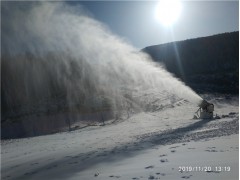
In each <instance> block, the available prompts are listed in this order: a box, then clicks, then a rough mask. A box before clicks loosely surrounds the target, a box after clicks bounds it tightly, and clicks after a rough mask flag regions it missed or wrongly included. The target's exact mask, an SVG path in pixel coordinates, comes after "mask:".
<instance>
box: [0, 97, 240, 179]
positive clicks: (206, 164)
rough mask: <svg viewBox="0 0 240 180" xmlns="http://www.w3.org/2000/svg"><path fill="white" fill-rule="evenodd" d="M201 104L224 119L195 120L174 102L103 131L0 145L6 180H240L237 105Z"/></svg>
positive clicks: (222, 101) (187, 106) (190, 109)
mask: <svg viewBox="0 0 240 180" xmlns="http://www.w3.org/2000/svg"><path fill="white" fill-rule="evenodd" d="M204 98H206V99H208V100H210V101H211V102H213V103H214V104H215V113H217V114H218V115H219V116H220V117H222V115H223V117H222V118H221V119H216V120H211V121H209V120H193V119H192V118H193V114H194V112H195V111H196V110H197V107H196V105H195V104H191V103H190V102H188V101H186V100H177V101H176V102H174V103H172V105H171V106H165V107H164V108H162V109H157V110H156V111H152V112H147V113H144V112H142V113H138V114H135V115H133V116H131V117H130V118H129V119H127V120H122V121H119V122H115V123H113V124H110V125H106V126H92V127H87V128H84V129H80V130H76V131H72V132H64V133H57V134H53V135H46V136H39V137H33V138H24V139H13V140H3V141H1V177H2V179H23V180H28V179H34V180H40V179H41V180H42V179H51V180H54V179H71V180H92V179H99V180H100V179H101V180H106V179H124V180H125V179H126V180H127V179H171V180H172V179H211V180H212V179H218V180H220V179H224V180H225V179H228V180H230V179H233V180H235V179H238V178H239V174H238V169H239V168H238V150H239V149H238V148H239V145H238V138H239V137H238V119H239V117H238V113H239V106H238V97H230V98H227V99H226V98H225V97H218V98H216V97H214V98H212V97H210V96H204ZM220 167H221V168H220ZM205 170H207V171H205Z"/></svg>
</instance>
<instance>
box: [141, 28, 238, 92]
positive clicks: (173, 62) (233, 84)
mask: <svg viewBox="0 0 240 180" xmlns="http://www.w3.org/2000/svg"><path fill="white" fill-rule="evenodd" d="M143 51H144V52H147V53H148V54H149V55H150V56H151V57H152V58H153V60H155V61H157V62H161V63H163V64H164V65H165V67H166V69H167V70H168V71H170V72H172V73H173V74H175V75H176V76H177V77H179V78H180V79H182V80H183V81H184V82H185V83H186V84H187V85H189V86H190V87H192V88H193V89H194V90H195V91H197V92H199V93H205V92H211V93H233V94H236V93H238V92H239V84H238V82H239V81H238V79H239V32H232V33H224V34H218V35H214V36H209V37H203V38H196V39H190V40H185V41H179V42H172V43H167V44H162V45H155V46H149V47H146V48H144V49H143Z"/></svg>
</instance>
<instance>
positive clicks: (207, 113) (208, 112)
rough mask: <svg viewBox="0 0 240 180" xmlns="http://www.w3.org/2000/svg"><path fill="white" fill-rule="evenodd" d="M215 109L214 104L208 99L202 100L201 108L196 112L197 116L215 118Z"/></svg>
mask: <svg viewBox="0 0 240 180" xmlns="http://www.w3.org/2000/svg"><path fill="white" fill-rule="evenodd" d="M213 111H214V105H213V104H212V103H209V102H207V101H206V100H202V102H201V103H200V104H199V109H198V110H197V112H196V115H197V116H196V117H195V118H198V119H213Z"/></svg>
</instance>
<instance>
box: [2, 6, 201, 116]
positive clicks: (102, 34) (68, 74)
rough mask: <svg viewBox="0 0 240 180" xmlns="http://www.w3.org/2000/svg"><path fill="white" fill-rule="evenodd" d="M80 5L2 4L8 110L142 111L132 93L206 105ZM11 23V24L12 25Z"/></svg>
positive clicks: (6, 106) (3, 86)
mask: <svg viewBox="0 0 240 180" xmlns="http://www.w3.org/2000/svg"><path fill="white" fill-rule="evenodd" d="M87 14H89V13H86V10H84V8H83V7H81V6H77V7H76V6H74V7H73V6H71V5H69V4H66V3H64V2H52V3H50V2H2V98H3V103H4V104H5V105H4V107H5V108H6V109H8V110H9V109H11V110H14V109H15V110H16V109H19V108H22V109H21V111H24V108H25V109H31V108H34V107H41V109H44V108H45V109H47V111H48V110H49V109H50V108H53V109H54V110H56V111H58V110H59V109H60V110H61V109H65V110H67V111H68V110H70V109H71V110H80V111H83V112H88V111H103V110H108V111H109V110H111V111H112V112H117V113H118V114H119V113H121V111H124V110H126V109H127V108H129V107H128V106H129V104H130V105H131V107H132V108H140V109H141V106H144V102H141V103H139V99H136V98H134V96H133V95H132V93H133V92H134V93H135V94H137V93H138V92H141V91H144V90H146V89H151V88H155V89H158V90H159V91H167V92H169V93H171V94H173V95H175V96H176V97H180V98H184V99H186V100H189V101H191V102H194V103H196V104H197V103H198V102H199V101H201V98H200V97H199V96H198V95H197V94H196V93H195V92H194V91H192V90H191V89H190V88H189V87H187V86H186V85H184V83H182V82H181V81H179V80H177V79H176V78H174V77H173V76H172V75H171V74H170V73H168V72H167V71H166V70H165V69H164V68H162V67H161V66H160V65H158V64H157V63H154V62H153V61H152V60H151V59H150V58H149V56H147V55H146V54H144V53H142V52H139V51H138V50H136V49H135V48H134V47H132V46H131V45H129V44H128V43H126V42H124V40H122V39H121V38H119V37H117V36H116V35H114V34H113V33H112V32H111V31H110V30H109V29H108V28H107V27H106V26H105V25H103V24H102V23H100V22H98V21H96V20H94V19H93V18H91V17H90V15H87ZM6 17H7V18H6Z"/></svg>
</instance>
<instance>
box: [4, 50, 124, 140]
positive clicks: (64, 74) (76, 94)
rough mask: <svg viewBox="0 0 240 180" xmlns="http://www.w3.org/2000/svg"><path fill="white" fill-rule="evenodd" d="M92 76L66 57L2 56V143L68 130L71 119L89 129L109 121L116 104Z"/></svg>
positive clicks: (83, 63) (88, 68)
mask: <svg viewBox="0 0 240 180" xmlns="http://www.w3.org/2000/svg"><path fill="white" fill-rule="evenodd" d="M56 54H57V55H56ZM66 59H67V60H68V61H67V63H66ZM92 76H93V73H92V70H91V66H89V65H88V63H87V62H86V61H80V60H78V61H76V59H74V58H73V57H71V56H70V55H66V54H65V53H63V54H61V53H49V54H46V55H44V56H42V57H40V56H35V55H33V54H30V53H25V54H22V55H14V56H10V55H2V57H1V123H2V128H1V130H2V131H1V132H2V133H1V134H2V138H8V137H25V136H34V135H40V134H46V133H51V132H57V131H59V130H60V129H61V128H64V127H68V128H69V129H71V124H72V123H74V122H70V119H71V120H73V121H79V120H80V121H82V120H85V121H87V122H86V123H91V122H92V120H93V121H95V122H99V121H100V122H101V121H104V120H106V119H108V118H110V117H112V116H113V111H114V110H113V106H115V104H114V103H116V102H112V99H111V98H108V96H107V95H106V94H105V92H104V91H103V90H101V89H100V88H99V87H98V88H97V86H96V84H97V82H95V79H96V78H94V77H92ZM120 109H121V108H119V110H120Z"/></svg>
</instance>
